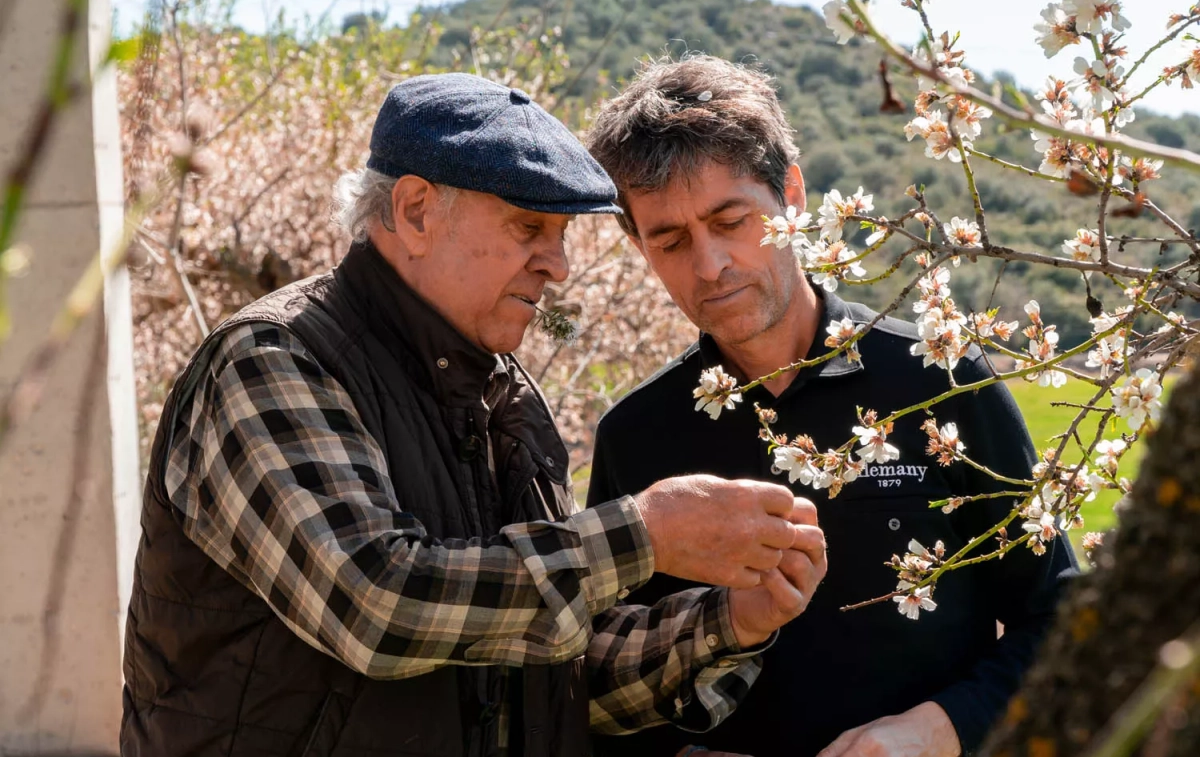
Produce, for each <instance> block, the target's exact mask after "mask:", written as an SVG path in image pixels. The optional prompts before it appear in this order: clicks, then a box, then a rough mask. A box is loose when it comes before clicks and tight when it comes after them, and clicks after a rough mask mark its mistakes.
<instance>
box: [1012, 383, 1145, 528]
mask: <svg viewBox="0 0 1200 757" xmlns="http://www.w3.org/2000/svg"><path fill="white" fill-rule="evenodd" d="M1008 388H1009V390H1010V391H1011V392H1012V393H1013V396H1014V397H1015V398H1016V400H1017V404H1018V405H1020V407H1021V413H1022V414H1023V415H1024V416H1025V423H1026V425H1028V426H1029V434H1030V436H1032V437H1033V443H1034V445H1035V446H1037V448H1038V450H1039V451H1040V450H1044V449H1046V448H1047V447H1057V446H1058V441H1057V440H1052V437H1053V436H1054V435H1055V434H1060V433H1062V432H1063V431H1066V430H1067V428H1068V427H1069V426H1070V424H1071V421H1072V420H1073V419H1074V418H1075V414H1076V413H1077V412H1078V410H1077V409H1076V408H1073V407H1062V406H1055V405H1054V404H1052V403H1055V402H1073V403H1078V404H1082V403H1085V402H1087V401H1089V400H1090V399H1091V398H1092V395H1093V394H1094V392H1095V389H1094V387H1092V386H1091V385H1088V384H1084V383H1082V382H1078V381H1070V382H1068V383H1067V385H1066V386H1064V387H1062V388H1059V389H1054V388H1051V387H1041V386H1038V385H1037V384H1030V383H1028V382H1025V381H1010V382H1009V384H1008ZM1127 430H1128V428H1127V426H1126V425H1125V422H1124V421H1121V422H1120V424H1119V425H1115V426H1114V425H1113V423H1112V422H1111V421H1110V422H1109V426H1108V428H1107V429H1106V430H1105V432H1104V437H1105V438H1106V439H1115V438H1117V435H1118V434H1120V433H1121V432H1122V431H1127ZM1095 433H1096V421H1095V420H1092V421H1090V422H1085V423H1084V424H1083V425H1082V426H1081V428H1080V434H1079V435H1080V438H1082V439H1083V440H1084V441H1085V442H1087V443H1090V442H1091V440H1092V439H1093V438H1094V437H1095ZM1079 454H1080V450H1079V445H1078V444H1076V443H1074V442H1072V443H1071V444H1070V445H1068V447H1067V451H1066V453H1065V458H1064V459H1065V460H1066V462H1068V463H1075V462H1077V461H1078V460H1079ZM1141 455H1142V443H1141V441H1139V442H1138V443H1137V444H1135V445H1134V447H1133V449H1131V450H1130V451H1129V452H1127V453H1126V454H1125V457H1124V458H1123V459H1122V461H1121V469H1120V475H1122V476H1125V477H1126V478H1128V479H1129V480H1131V481H1132V480H1133V479H1134V477H1135V475H1136V474H1137V468H1138V463H1139V461H1140V460H1141ZM1118 499H1120V495H1119V493H1118V492H1116V491H1113V490H1107V491H1103V492H1100V494H1099V495H1097V497H1096V499H1095V500H1093V501H1091V502H1088V503H1087V504H1086V505H1084V508H1083V517H1084V520H1085V521H1086V525H1085V527H1084V530H1085V531H1105V530H1108V529H1109V528H1111V527H1112V526H1113V524H1114V523H1115V521H1116V516H1115V515H1114V514H1113V509H1112V508H1113V505H1114V504H1115V503H1116V501H1117V500H1118ZM1071 536H1072V539H1073V541H1074V542H1075V543H1076V545H1078V543H1079V539H1080V538H1081V537H1082V536H1083V532H1082V531H1072V532H1071Z"/></svg>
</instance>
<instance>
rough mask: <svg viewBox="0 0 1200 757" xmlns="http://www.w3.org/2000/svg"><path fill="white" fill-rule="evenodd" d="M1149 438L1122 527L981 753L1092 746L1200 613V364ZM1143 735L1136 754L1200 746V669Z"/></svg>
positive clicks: (1057, 754) (1071, 599) (1183, 756)
mask: <svg viewBox="0 0 1200 757" xmlns="http://www.w3.org/2000/svg"><path fill="white" fill-rule="evenodd" d="M1148 442H1149V447H1148V452H1147V455H1146V457H1145V460H1144V462H1143V463H1142V468H1141V471H1140V473H1139V475H1138V479H1137V483H1136V484H1134V487H1133V494H1132V505H1131V506H1130V507H1129V508H1128V509H1127V510H1125V511H1124V512H1122V513H1121V516H1120V527H1119V529H1118V530H1117V532H1116V533H1115V534H1114V535H1110V539H1114V537H1115V539H1114V540H1113V541H1112V543H1110V544H1106V545H1105V546H1104V547H1102V548H1101V549H1100V551H1099V552H1098V553H1097V555H1096V559H1097V567H1096V569H1095V570H1094V571H1092V572H1091V573H1089V574H1087V575H1085V576H1083V577H1081V578H1079V579H1078V580H1076V581H1075V582H1074V584H1073V586H1072V587H1071V588H1070V590H1069V591H1068V592H1067V596H1066V597H1065V598H1064V599H1063V603H1062V605H1061V606H1060V608H1059V613H1058V619H1057V621H1056V622H1055V624H1054V626H1053V628H1052V629H1051V631H1050V632H1049V634H1048V636H1047V639H1046V643H1045V645H1044V646H1043V648H1042V650H1041V652H1040V654H1039V656H1038V660H1037V662H1036V663H1035V664H1034V666H1033V667H1032V669H1031V670H1030V672H1029V674H1028V675H1027V676H1026V679H1025V682H1024V684H1023V686H1022V689H1021V691H1020V693H1019V694H1018V695H1017V696H1016V697H1015V698H1014V699H1013V701H1012V703H1011V705H1010V706H1009V710H1008V713H1007V715H1006V716H1005V718H1004V720H1003V721H1002V722H1001V723H1000V724H998V725H997V726H996V728H995V730H994V731H993V732H992V734H991V736H990V738H989V739H988V741H987V744H986V746H985V747H984V750H983V755H986V756H987V757H1076V756H1078V757H1084V755H1087V754H1088V753H1089V747H1090V746H1091V745H1092V744H1093V741H1094V740H1095V739H1096V738H1097V736H1098V735H1099V734H1101V733H1102V732H1104V729H1105V726H1106V725H1107V724H1108V723H1109V722H1110V721H1111V720H1112V718H1113V715H1114V714H1115V713H1116V712H1117V711H1118V709H1119V708H1121V706H1122V705H1123V704H1125V703H1126V702H1127V701H1128V700H1129V699H1130V697H1131V696H1132V695H1133V694H1134V692H1135V691H1137V690H1138V687H1139V686H1140V685H1141V684H1142V683H1143V682H1144V681H1145V680H1146V678H1147V676H1148V675H1149V674H1150V672H1151V671H1152V670H1153V669H1154V668H1155V667H1156V666H1157V665H1158V663H1159V658H1160V650H1161V649H1162V647H1163V645H1164V644H1166V643H1168V642H1171V641H1173V640H1176V639H1178V638H1180V637H1181V636H1182V635H1184V633H1185V632H1186V631H1188V630H1189V628H1192V627H1193V625H1194V624H1195V623H1196V622H1197V619H1198V618H1200V370H1193V371H1192V372H1191V375H1190V376H1188V377H1187V378H1185V379H1182V380H1180V381H1179V382H1178V383H1177V384H1176V386H1175V387H1174V389H1173V391H1172V393H1171V397H1170V402H1169V403H1168V405H1167V407H1166V408H1165V409H1164V413H1163V422H1162V425H1161V427H1160V429H1159V430H1158V432H1157V433H1155V434H1154V435H1153V436H1151V437H1150V438H1149V440H1148ZM1185 656H1186V655H1185ZM1135 741H1136V744H1137V746H1136V747H1134V748H1133V749H1131V750H1130V751H1128V752H1125V753H1126V754H1130V755H1140V756H1141V757H1197V755H1200V680H1198V679H1197V678H1196V677H1193V678H1192V679H1191V680H1190V681H1188V682H1186V683H1185V684H1184V685H1183V686H1181V687H1180V688H1179V689H1178V690H1177V692H1176V693H1174V694H1173V695H1172V696H1171V697H1170V698H1169V699H1168V703H1167V705H1166V707H1165V708H1164V709H1162V710H1161V711H1160V712H1159V714H1157V715H1156V716H1155V717H1154V718H1153V722H1152V724H1151V725H1150V726H1149V727H1148V729H1146V731H1145V732H1143V733H1142V734H1141V735H1140V736H1138V737H1137V738H1136V739H1135Z"/></svg>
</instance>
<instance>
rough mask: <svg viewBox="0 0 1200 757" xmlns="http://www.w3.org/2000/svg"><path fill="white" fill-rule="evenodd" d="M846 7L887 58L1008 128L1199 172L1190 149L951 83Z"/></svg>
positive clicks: (857, 3)
mask: <svg viewBox="0 0 1200 757" xmlns="http://www.w3.org/2000/svg"><path fill="white" fill-rule="evenodd" d="M846 5H847V6H848V7H849V9H850V10H851V11H852V12H853V14H854V17H855V18H854V19H852V20H858V21H859V22H861V24H862V26H863V28H864V29H865V30H866V32H867V33H868V34H869V35H870V36H871V37H872V38H874V39H875V41H876V42H878V43H879V45H880V46H881V47H882V48H883V49H884V50H885V51H886V52H887V54H888V55H890V56H892V57H893V58H895V59H896V60H898V61H899V62H900V63H902V64H904V65H905V66H906V67H907V68H908V69H909V70H910V71H912V72H913V73H915V74H919V75H921V76H923V77H925V78H927V79H932V80H933V81H935V82H938V83H939V84H941V85H942V86H943V87H944V88H945V90H946V91H948V92H950V93H953V94H956V95H959V96H960V97H965V98H966V99H968V100H970V101H972V102H974V103H977V104H979V105H983V106H985V107H987V108H990V109H991V111H992V113H993V114H994V115H996V116H999V117H1000V118H1001V119H1002V120H1004V121H1006V122H1007V123H1009V124H1010V125H1013V126H1022V127H1026V128H1030V129H1037V130H1038V131H1041V132H1044V133H1046V134H1051V135H1053V136H1056V137H1062V138H1064V139H1070V140H1072V141H1074V142H1083V143H1087V144H1093V145H1096V146H1098V147H1108V148H1120V149H1121V150H1122V152H1124V153H1126V154H1128V155H1133V156H1138V157H1143V158H1157V159H1159V160H1162V161H1164V162H1166V163H1169V164H1171V165H1175V166H1180V167H1183V168H1187V169H1188V170H1191V171H1200V155H1197V154H1196V153H1194V152H1192V151H1191V150H1184V149H1180V148H1174V147H1164V146H1162V145H1156V144H1154V143H1152V142H1145V141H1143V140H1140V139H1133V138H1132V137H1127V136H1124V135H1123V134H1104V135H1095V134H1085V133H1083V132H1080V131H1075V130H1074V129H1068V128H1066V127H1063V126H1060V125H1059V124H1057V123H1056V122H1054V121H1052V120H1050V119H1048V118H1046V117H1044V116H1041V115H1038V114H1036V113H1034V112H1033V110H1032V109H1026V110H1020V109H1017V108H1014V107H1013V106H1011V105H1009V104H1008V103H1006V102H1004V101H1003V100H1001V99H1000V98H997V97H992V96H991V95H988V94H986V93H984V92H982V91H980V90H978V89H975V88H974V87H962V86H959V85H957V84H954V83H952V82H951V81H950V80H949V79H948V78H947V77H946V76H945V74H943V73H942V71H941V70H940V69H939V68H938V67H937V66H936V65H933V66H931V65H926V64H924V63H922V62H921V61H918V60H917V59H915V58H913V57H912V56H911V55H909V54H908V53H907V52H905V51H904V50H903V49H902V48H901V47H900V46H899V45H897V44H896V43H895V42H893V41H892V40H891V39H890V38H889V37H888V36H887V35H885V34H884V33H883V32H881V31H879V29H878V28H877V27H876V26H875V23H874V22H873V21H872V20H871V17H870V16H869V15H868V14H867V12H866V10H865V9H864V7H863V3H862V0H846Z"/></svg>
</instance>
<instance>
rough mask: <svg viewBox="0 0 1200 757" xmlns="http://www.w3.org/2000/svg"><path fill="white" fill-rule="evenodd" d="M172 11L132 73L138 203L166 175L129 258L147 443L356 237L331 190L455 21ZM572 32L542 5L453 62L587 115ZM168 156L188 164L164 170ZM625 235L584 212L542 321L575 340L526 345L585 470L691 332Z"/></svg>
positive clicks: (126, 122) (136, 230)
mask: <svg viewBox="0 0 1200 757" xmlns="http://www.w3.org/2000/svg"><path fill="white" fill-rule="evenodd" d="M198 14H199V15H198ZM498 20H499V19H498ZM160 25H161V27H159V26H156V27H153V28H150V29H148V30H147V32H146V33H145V34H143V35H142V37H141V49H140V54H139V55H138V56H137V59H136V60H134V61H132V62H130V63H129V64H128V65H125V66H124V67H123V68H122V69H121V71H120V73H121V76H120V79H119V83H120V87H121V98H120V99H121V103H122V126H123V137H124V144H123V148H124V155H125V178H126V184H127V198H128V202H129V203H130V204H131V205H134V204H136V203H137V202H138V198H139V197H141V196H143V195H147V194H151V193H152V192H153V189H154V188H156V187H160V186H162V185H164V184H165V183H166V184H169V186H168V190H169V191H165V192H163V191H160V192H158V194H160V195H162V200H161V201H160V202H158V203H156V204H155V205H154V206H153V207H152V208H150V209H148V211H147V212H146V213H145V214H144V218H141V217H139V218H138V219H137V222H136V223H134V224H133V225H132V244H131V246H130V248H129V255H128V260H129V265H130V268H131V270H132V272H133V277H134V284H135V289H134V318H135V322H134V340H135V364H136V369H137V381H138V399H139V402H138V407H139V411H140V414H141V421H142V430H143V434H142V441H143V448H144V450H143V451H148V442H149V440H150V439H151V438H153V432H154V427H155V425H156V424H157V421H158V418H159V414H160V413H161V410H162V402H163V400H164V398H165V395H166V393H167V391H168V389H169V388H170V386H171V382H172V381H173V380H174V378H175V376H176V375H178V373H179V371H180V370H181V369H182V368H183V366H184V365H185V364H186V362H187V360H188V358H189V357H190V356H191V354H192V352H193V351H194V350H195V348H196V346H197V345H198V344H199V342H200V340H201V339H202V338H203V337H204V336H205V335H206V334H207V333H208V331H209V329H210V328H211V327H212V326H213V325H215V324H217V323H219V322H220V321H221V320H223V319H224V318H226V317H228V316H229V315H231V314H232V313H234V312H235V311H237V310H238V309H239V308H241V307H242V306H244V305H246V304H248V303H249V302H250V301H252V300H253V299H255V298H256V297H259V296H261V295H263V294H265V293H267V292H269V291H271V290H272V289H275V288H277V287H279V286H282V285H284V284H287V283H289V282H290V281H293V280H295V279H298V278H301V277H304V276H309V275H312V274H315V273H319V272H322V271H325V270H328V269H329V268H330V267H331V266H332V265H334V264H335V263H336V262H337V261H338V260H339V259H340V257H341V255H342V254H343V253H344V251H345V250H346V248H347V246H348V242H349V240H348V239H347V238H346V237H345V235H344V233H343V232H342V231H341V230H339V229H338V228H337V227H336V226H335V225H334V224H333V223H332V221H331V214H330V205H331V202H330V198H331V195H332V193H333V187H334V184H335V183H336V181H337V178H338V177H339V175H340V174H341V173H342V172H344V171H347V170H351V169H354V168H358V167H360V166H361V165H362V162H363V160H364V159H365V156H366V154H367V151H368V143H369V140H370V132H371V126H372V124H373V123H374V119H375V113H376V111H377V109H378V107H379V103H381V102H382V101H383V98H384V96H385V94H386V92H387V90H388V89H389V88H390V87H391V86H392V85H394V84H395V83H396V82H397V81H399V80H400V79H401V78H405V77H408V76H414V75H417V74H422V73H436V72H439V71H443V70H447V69H446V67H445V66H442V65H440V64H438V63H436V62H435V61H434V59H433V56H432V52H433V50H434V48H435V47H436V45H437V43H438V39H439V37H440V35H441V32H442V27H441V26H440V24H439V23H438V22H437V20H436V18H433V17H429V18H426V17H421V16H415V17H413V18H412V19H411V20H410V23H409V24H408V25H407V26H406V27H404V28H402V29H381V28H380V27H379V26H377V25H371V24H368V25H364V26H360V27H356V28H354V29H351V30H349V31H348V32H346V33H344V34H340V35H339V34H330V35H323V36H316V37H315V38H313V39H311V40H309V41H304V40H303V39H301V38H300V36H299V35H297V34H295V33H283V32H280V31H274V32H272V33H270V34H267V35H251V34H247V33H245V32H242V31H239V30H237V29H233V28H229V27H228V26H227V25H226V24H224V23H223V22H222V20H221V19H220V18H215V19H214V18H209V17H205V16H204V15H202V14H200V11H199V10H197V9H195V8H193V9H192V10H191V11H189V10H187V9H178V8H177V7H176V6H175V5H172V4H168V5H167V6H166V9H165V13H164V15H163V17H162V18H161V21H160ZM561 36H562V32H561V30H560V29H558V28H557V27H556V26H554V23H553V21H552V20H550V19H547V18H541V19H540V20H538V21H537V22H535V23H530V24H522V25H518V26H497V27H496V28H494V29H490V30H486V31H485V30H480V29H477V30H476V31H475V32H474V33H473V34H472V35H471V38H470V44H469V45H468V46H467V47H466V48H465V49H462V50H454V51H452V55H450V56H449V58H450V60H449V63H448V65H449V67H450V68H451V69H462V70H467V71H470V72H472V73H477V74H480V75H482V76H486V77H488V78H491V79H494V80H496V81H500V82H502V83H504V84H505V85H506V86H516V87H521V88H522V89H524V90H525V91H527V92H529V93H530V94H531V95H532V96H533V97H534V98H536V99H537V100H538V101H539V102H540V103H541V104H542V105H544V106H545V107H547V108H548V109H549V110H551V112H553V113H555V115H557V116H559V117H560V118H562V119H563V120H564V121H565V122H567V123H571V122H572V121H574V120H577V117H578V114H577V113H576V112H575V111H573V110H570V109H569V107H570V104H561V105H560V104H558V103H557V96H556V94H555V93H556V92H558V91H559V90H560V88H561V86H562V85H563V84H564V83H565V82H568V81H569V80H570V79H571V77H573V76H578V75H579V72H575V71H573V70H572V69H571V61H570V59H569V58H568V57H567V56H566V55H565V53H564V51H563V47H562V41H561ZM164 166H174V167H176V168H181V169H183V170H181V171H173V172H170V173H168V177H169V181H164V178H163V174H164V170H163V169H164ZM627 244H628V243H627V242H626V240H625V238H624V235H623V234H622V233H621V232H620V230H619V229H618V228H617V226H616V224H615V223H612V222H611V220H608V219H600V218H580V219H578V220H577V221H576V222H575V223H574V224H572V227H571V229H570V230H569V238H568V248H569V250H570V257H571V265H572V275H571V277H570V279H569V280H568V281H567V282H566V283H565V284H562V285H557V286H550V287H547V290H546V295H545V299H544V300H543V303H542V304H543V307H544V308H545V316H544V317H543V318H542V319H541V323H540V324H539V325H541V326H542V327H550V329H551V330H556V331H557V334H556V335H557V336H559V337H566V339H547V338H543V335H542V334H540V333H534V334H531V335H530V337H529V338H527V339H526V340H525V344H524V345H523V346H522V349H521V357H522V359H523V360H524V361H525V362H526V364H527V366H528V367H529V369H530V370H531V372H532V373H533V375H534V376H535V377H536V378H537V379H538V380H539V382H540V383H541V384H542V385H543V387H544V388H545V389H546V393H547V395H548V399H549V400H550V403H551V407H552V409H553V410H554V411H555V414H556V417H557V418H558V419H559V424H560V428H562V430H563V435H564V437H565V439H566V441H567V443H568V447H569V449H570V450H571V457H572V464H573V468H575V469H579V468H581V467H583V466H585V464H586V462H587V456H588V454H589V453H590V449H591V440H592V432H593V430H594V429H595V426H596V422H597V421H598V420H599V416H600V414H601V413H603V411H604V410H605V409H607V408H608V407H609V406H610V405H611V404H612V402H614V401H615V400H616V399H617V398H619V397H620V396H621V395H622V394H623V393H625V392H626V391H628V390H629V389H631V388H632V387H633V386H634V385H636V383H637V382H638V381H640V380H641V379H643V378H645V377H646V376H648V375H649V374H650V373H652V372H653V371H654V370H656V369H657V368H658V367H659V366H661V365H662V364H663V363H665V362H666V361H667V360H668V359H669V358H670V357H672V356H673V355H675V354H677V353H678V352H679V351H680V350H681V349H682V348H683V347H684V346H686V344H687V343H688V342H689V341H690V340H691V339H692V338H693V336H694V335H693V334H692V332H691V329H690V327H688V326H687V324H686V321H684V319H683V318H682V317H680V316H679V314H678V311H676V310H675V309H674V306H673V305H672V304H671V302H670V298H669V297H668V296H667V294H666V293H665V291H664V290H663V289H662V287H661V285H659V284H658V282H657V280H655V279H654V278H653V276H652V275H651V274H650V272H649V270H648V268H647V266H646V265H645V264H644V262H643V261H642V260H641V259H640V256H637V255H636V254H630V252H629V250H628V249H627ZM618 304H619V305H620V307H617V306H616V305H618ZM564 329H565V331H564ZM143 459H145V456H143Z"/></svg>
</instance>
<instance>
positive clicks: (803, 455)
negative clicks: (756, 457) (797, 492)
mask: <svg viewBox="0 0 1200 757" xmlns="http://www.w3.org/2000/svg"><path fill="white" fill-rule="evenodd" d="M773 454H774V455H775V467H776V468H778V469H779V470H781V471H787V474H788V483H789V484H794V483H796V482H797V481H799V482H800V483H801V484H804V485H805V486H811V485H812V483H813V480H814V479H816V478H817V476H818V475H819V474H820V471H818V470H817V468H816V466H814V465H813V460H812V455H810V454H809V453H808V452H806V451H805V450H803V449H801V448H799V447H793V446H789V445H783V446H779V447H776V448H775V452H774V453H773Z"/></svg>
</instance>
